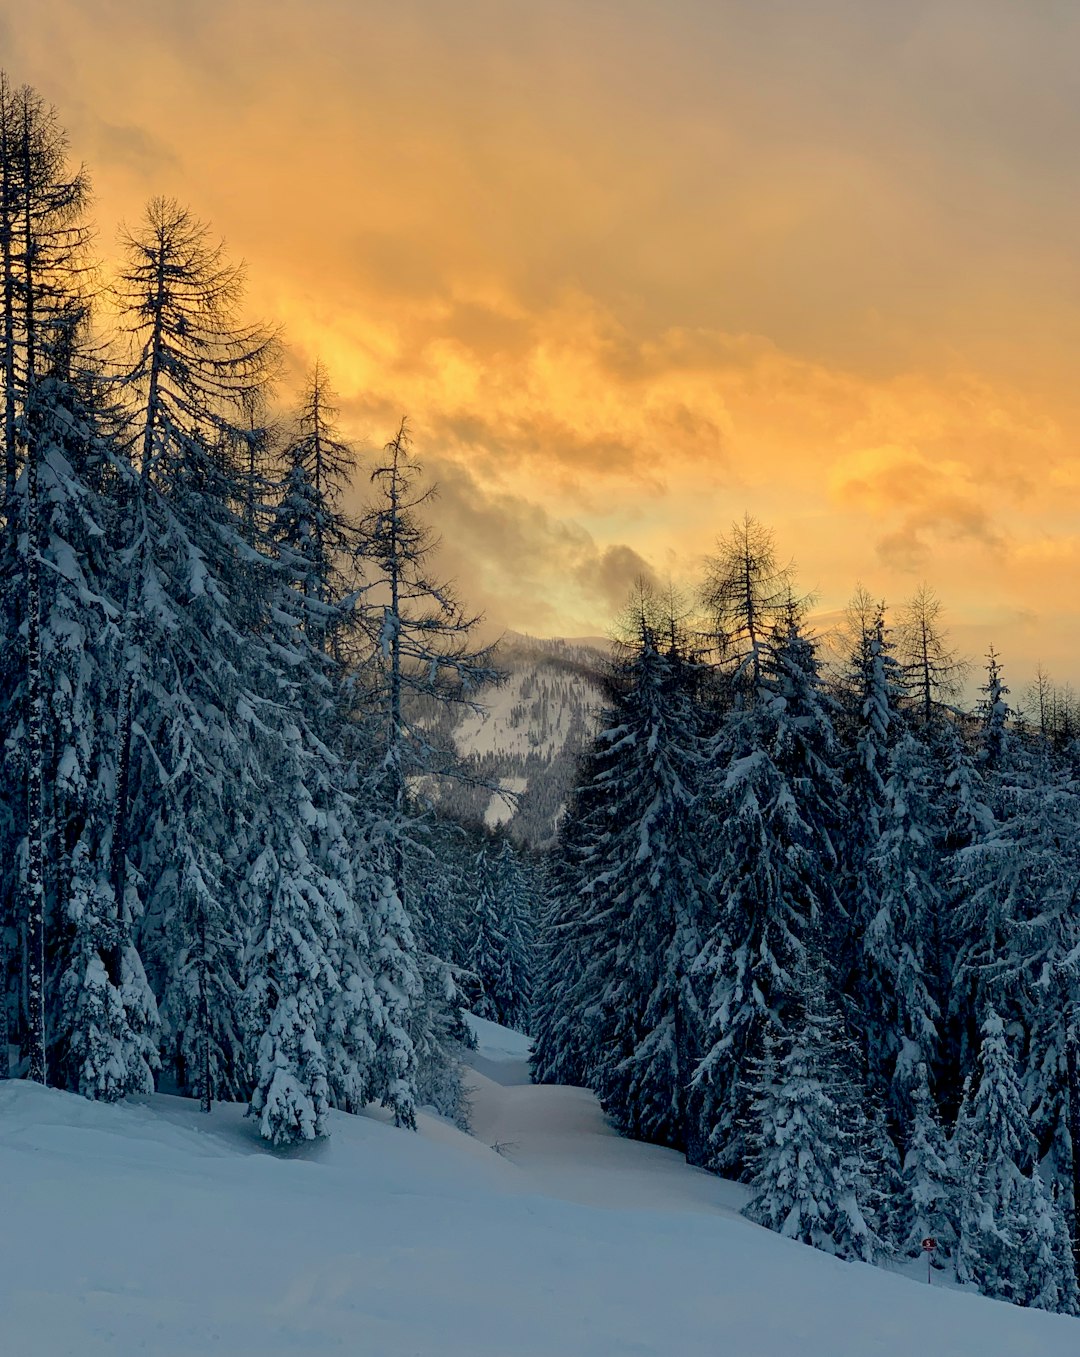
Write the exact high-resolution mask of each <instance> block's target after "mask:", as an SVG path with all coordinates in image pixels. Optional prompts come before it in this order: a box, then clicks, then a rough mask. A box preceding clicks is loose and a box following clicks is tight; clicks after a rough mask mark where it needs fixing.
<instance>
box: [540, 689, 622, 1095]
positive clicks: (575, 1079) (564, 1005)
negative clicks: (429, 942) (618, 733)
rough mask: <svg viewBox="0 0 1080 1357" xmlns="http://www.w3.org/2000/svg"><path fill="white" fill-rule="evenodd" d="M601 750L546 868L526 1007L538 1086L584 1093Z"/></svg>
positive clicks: (601, 815) (605, 725) (598, 745)
mask: <svg viewBox="0 0 1080 1357" xmlns="http://www.w3.org/2000/svg"><path fill="white" fill-rule="evenodd" d="M615 720H616V718H615V714H614V712H613V711H612V710H611V708H607V709H605V711H604V712H603V713H602V714H601V721H600V724H601V727H602V732H603V731H604V730H607V729H609V728H611V726H613V725H614V724H615ZM606 748H607V744H606V742H605V741H604V740H603V735H602V733H601V735H599V736H597V738H596V739H595V740H594V742H593V744H592V745H591V746H590V747H589V748H588V749H586V751H585V754H584V756H583V758H582V760H581V765H580V769H579V773H578V781H577V785H576V786H575V787H574V789H573V792H572V794H571V796H570V798H569V801H568V803H567V806H566V810H565V813H564V814H563V816H562V819H561V820H560V822H559V832H558V837H557V838H556V841H555V844H554V846H553V848H552V849H551V851H550V852H549V853H548V855H547V860H546V864H545V866H546V870H545V875H544V886H543V898H542V903H541V905H540V909H539V929H538V934H537V948H536V983H535V985H534V990H533V1004H532V1037H533V1045H532V1056H531V1068H532V1076H533V1079H534V1081H535V1082H536V1083H538V1084H572V1085H580V1086H586V1085H588V1083H589V1079H590V1072H591V1070H592V1067H593V1058H594V1057H593V1048H594V1044H595V1031H594V1024H593V1023H591V1022H590V1021H589V1018H588V1017H587V1013H588V1009H589V1006H590V1004H592V1003H593V1001H594V997H595V994H596V993H597V990H598V986H599V983H600V981H599V980H598V979H597V975H596V970H595V967H594V966H593V958H594V956H595V944H594V934H595V931H596V918H595V911H594V909H593V900H592V895H591V892H590V891H589V890H588V889H587V886H588V883H589V882H590V881H591V880H592V879H593V873H592V863H593V861H594V859H595V857H596V855H597V854H598V853H599V852H600V851H601V849H602V846H603V843H604V840H605V838H606V835H607V833H608V829H609V807H608V805H607V802H606V799H605V797H604V795H603V794H602V792H601V790H600V783H599V773H600V770H601V768H602V766H603V755H604V752H605V751H606Z"/></svg>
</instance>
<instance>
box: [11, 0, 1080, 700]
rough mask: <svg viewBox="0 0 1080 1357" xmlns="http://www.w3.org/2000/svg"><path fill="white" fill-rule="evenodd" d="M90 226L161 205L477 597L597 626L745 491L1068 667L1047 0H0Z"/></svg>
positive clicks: (973, 620)
mask: <svg viewBox="0 0 1080 1357" xmlns="http://www.w3.org/2000/svg"><path fill="white" fill-rule="evenodd" d="M0 54H2V58H0V59H2V61H3V64H4V65H5V66H6V68H7V69H8V72H9V74H10V75H11V77H12V78H13V79H14V80H16V81H20V80H25V81H28V82H30V83H31V84H33V85H34V86H36V87H37V89H38V90H39V91H40V92H41V93H42V94H43V95H44V96H45V97H46V98H47V99H48V100H49V101H51V102H52V103H54V104H56V105H57V107H58V109H59V111H60V114H61V118H62V121H63V122H64V123H65V125H66V126H67V127H68V129H69V132H70V137H71V143H72V148H73V151H74V153H75V154H76V156H78V157H80V158H83V159H85V160H86V162H87V164H88V166H89V168H90V171H91V173H92V176H93V180H94V185H95V191H96V199H97V205H96V217H97V220H98V224H99V231H100V245H101V249H102V252H103V253H105V254H106V255H107V254H108V253H109V252H110V251H111V250H112V249H113V248H114V234H115V224H116V223H117V222H118V221H119V220H120V219H121V218H127V219H128V220H134V219H135V218H137V216H138V214H139V211H140V208H141V205H142V203H143V202H144V201H145V199H146V198H147V197H148V196H150V195H151V194H153V193H160V192H164V193H167V194H171V195H175V196H176V197H178V198H180V199H181V200H182V201H184V202H186V203H188V204H190V205H191V206H192V208H193V209H194V210H195V211H196V212H197V213H198V214H199V215H200V216H202V217H204V218H206V219H208V220H209V221H210V222H211V223H212V224H213V226H214V228H215V230H216V231H217V232H219V233H220V234H222V235H224V236H225V238H226V239H227V241H228V243H229V246H230V249H231V250H232V251H233V253H234V254H235V255H236V256H242V257H243V258H245V259H246V261H247V264H248V278H249V299H250V308H249V309H250V310H251V312H252V314H253V315H258V316H262V317H265V318H267V319H271V320H280V321H281V322H283V323H284V326H285V330H286V335H287V338H288V341H289V343H290V346H291V360H290V361H291V363H292V365H293V371H294V374H295V373H296V372H299V371H300V370H301V369H302V368H303V367H304V366H305V365H306V364H307V363H308V362H309V361H310V360H311V359H312V358H313V357H314V356H315V355H316V354H321V355H322V356H323V358H324V359H325V361H326V363H327V364H328V366H329V368H330V370H331V375H332V378H333V380H334V383H335V385H336V387H337V388H338V390H339V392H340V394H341V397H342V405H343V410H344V414H345V419H346V424H347V428H348V431H349V432H350V433H352V434H353V435H354V436H355V437H356V438H357V440H358V442H359V444H360V445H361V446H363V447H370V446H372V445H374V444H377V443H381V442H383V441H385V439H386V438H388V437H389V436H390V435H391V433H392V432H393V429H394V426H395V424H396V420H397V418H398V416H399V415H400V413H401V412H404V411H407V412H408V413H409V414H410V417H411V419H412V423H413V428H414V433H415V438H416V446H417V450H418V452H419V453H420V455H421V457H422V459H423V460H424V461H425V463H426V465H427V466H428V467H429V468H430V469H431V470H432V471H433V472H435V473H436V474H437V475H438V477H439V479H440V481H441V484H442V488H443V493H442V498H441V501H440V507H439V511H438V512H439V517H440V523H441V527H442V528H443V531H444V534H445V539H446V551H445V556H446V561H445V564H446V565H447V566H448V567H449V568H451V569H452V570H453V572H454V573H455V574H456V576H457V578H458V583H459V588H460V591H461V592H462V594H463V595H465V596H466V598H468V599H469V600H470V601H471V602H473V603H475V604H477V605H482V606H484V607H486V608H487V610H488V613H489V615H490V616H491V618H492V620H493V621H494V622H496V623H497V624H499V625H510V626H513V627H517V628H520V629H525V630H530V631H533V632H537V633H543V634H560V633H562V634H580V633H595V632H599V631H602V630H603V629H604V628H605V627H606V625H607V623H608V621H609V619H610V616H611V614H612V612H613V611H614V609H615V608H616V607H617V605H618V603H619V601H620V600H621V598H622V596H623V594H624V592H625V589H626V586H627V584H628V582H629V580H630V579H631V578H632V577H633V575H634V574H635V573H636V572H637V571H638V570H639V569H640V568H641V566H642V562H645V563H647V565H648V566H650V567H651V568H652V569H654V570H655V571H657V572H658V573H660V574H667V573H668V572H672V573H673V574H674V575H675V576H676V577H682V578H686V579H692V578H693V577H694V576H695V574H696V573H697V570H698V565H699V562H700V558H701V556H702V555H703V554H704V553H705V552H707V551H708V549H709V547H710V544H711V542H712V541H713V540H714V539H715V537H716V535H717V534H718V533H719V532H722V531H724V530H725V529H726V527H727V526H728V525H729V524H730V522H731V521H732V520H733V519H735V518H738V517H741V516H742V513H743V511H744V510H749V511H750V512H751V513H753V514H755V515H756V516H757V517H759V518H761V519H763V520H764V521H765V522H767V523H769V524H770V525H771V526H772V527H773V528H774V529H775V531H776V535H777V539H778V542H779V544H780V547H781V550H782V551H783V552H784V553H785V554H790V555H792V556H794V557H795V558H796V560H797V562H798V565H799V571H800V578H801V581H802V583H803V585H804V586H805V587H807V588H812V589H814V590H816V592H817V594H818V596H819V602H820V607H821V609H822V611H823V612H830V611H831V610H834V609H836V608H838V607H840V606H842V605H843V603H844V602H845V600H846V599H847V598H848V597H849V596H850V594H851V592H852V590H853V588H854V586H855V584H856V582H857V581H859V580H861V581H862V582H863V583H865V584H866V586H867V587H868V588H869V589H870V590H871V591H872V592H873V593H875V594H878V595H882V596H885V597H886V598H888V599H889V600H890V601H894V602H899V601H900V600H902V599H903V598H904V597H905V596H907V595H908V594H910V593H911V592H913V590H914V589H915V587H916V586H917V585H918V584H919V583H920V582H921V581H922V580H923V579H927V580H929V581H930V582H931V583H932V584H933V585H934V586H935V587H936V588H937V590H938V592H939V593H940V594H941V596H942V598H943V599H944V600H945V602H946V605H947V608H948V616H949V618H950V619H951V621H952V624H953V630H954V635H955V638H956V639H957V641H958V642H959V643H960V644H961V646H962V647H963V648H964V649H966V650H967V651H968V652H969V653H971V654H972V655H974V656H976V657H977V656H979V655H981V653H982V652H983V651H984V650H985V647H986V643H987V641H988V640H993V641H994V643H995V645H996V646H997V648H998V649H999V650H1000V651H1001V652H1002V653H1003V655H1004V658H1005V662H1006V665H1007V671H1008V672H1009V673H1010V674H1011V677H1012V679H1013V681H1014V686H1016V687H1017V688H1019V687H1021V686H1022V685H1023V683H1024V682H1026V680H1027V678H1028V677H1029V675H1030V671H1031V669H1032V667H1033V665H1034V662H1035V660H1036V659H1041V660H1043V662H1044V663H1045V664H1046V665H1047V666H1048V667H1049V668H1050V670H1051V672H1052V673H1053V674H1054V675H1055V676H1056V677H1058V678H1060V679H1065V678H1073V679H1076V678H1078V677H1080V664H1078V663H1077V660H1078V655H1077V644H1076V637H1077V625H1076V624H1077V620H1078V613H1080V599H1078V597H1077V589H1076V585H1077V575H1078V572H1077V565H1078V562H1080V455H1078V452H1077V448H1078V447H1080V443H1078V435H1080V382H1078V380H1077V372H1078V368H1080V364H1078V360H1080V169H1078V168H1077V160H1076V146H1077V144H1078V141H1080V137H1078V134H1080V81H1078V80H1077V78H1076V72H1077V70H1078V69H1080V8H1078V7H1077V6H1076V5H1075V3H1073V2H1072V0H1040V3H1039V4H1038V5H1030V6H1027V5H1019V4H1016V3H1014V2H1013V0H1009V2H1008V3H1005V2H1004V0H967V2H966V3H961V2H959V0H904V3H902V4H901V3H896V0H786V3H781V2H780V0H758V3H750V2H749V0H740V2H739V3H734V2H725V0H663V2H661V0H653V2H651V3H645V0H555V2H552V0H530V3H519V0H497V2H496V0H490V3H483V2H482V0H455V3H453V4H451V3H448V0H394V3H382V2H380V0H305V3H296V2H293V3H283V2H281V0H277V2H275V0H258V3H256V0H183V3H180V2H179V0H177V2H176V3H173V2H172V0H141V2H139V0H32V3H28V0H0Z"/></svg>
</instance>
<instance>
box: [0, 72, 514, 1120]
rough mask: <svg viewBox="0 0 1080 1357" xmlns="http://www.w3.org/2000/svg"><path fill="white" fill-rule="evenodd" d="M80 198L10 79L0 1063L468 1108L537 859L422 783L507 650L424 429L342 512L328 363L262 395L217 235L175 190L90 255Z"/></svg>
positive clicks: (6, 97) (269, 345)
mask: <svg viewBox="0 0 1080 1357" xmlns="http://www.w3.org/2000/svg"><path fill="white" fill-rule="evenodd" d="M88 196H89V185H88V181H87V177H86V175H85V173H84V172H82V171H74V170H72V169H71V168H70V165H69V162H68V156H67V147H66V143H65V137H64V134H63V132H62V130H61V128H60V127H59V125H58V122H57V119H56V115H55V113H54V112H53V111H52V110H51V109H49V108H48V107H46V106H45V105H44V103H43V102H42V101H41V99H40V98H39V97H38V96H37V95H36V94H35V93H34V92H33V91H32V90H29V89H25V88H21V89H14V88H12V87H11V85H10V84H9V83H8V82H7V81H6V80H2V81H0V289H2V297H0V307H2V314H0V326H2V335H0V352H2V355H3V365H4V371H3V393H4V426H3V427H4V458H5V461H4V471H5V476H4V498H3V507H2V512H3V542H2V552H3V562H2V566H0V591H2V593H0V608H2V614H0V615H2V629H0V644H2V646H3V661H2V665H0V684H2V690H0V744H2V747H3V751H4V770H5V776H4V779H3V785H2V787H0V847H2V856H0V906H2V916H0V917H2V925H3V926H2V929H0V942H2V949H0V982H2V983H0V1053H3V1054H4V1055H5V1056H7V1055H8V1052H9V1051H10V1052H11V1056H10V1057H9V1059H5V1060H0V1074H3V1075H6V1074H7V1073H8V1072H9V1067H10V1068H11V1069H13V1070H14V1071H15V1072H18V1073H21V1074H25V1075H26V1076H27V1077H28V1078H30V1079H33V1080H37V1081H40V1082H48V1083H49V1084H53V1085H56V1086H58V1087H61V1088H67V1089H72V1090H76V1091H78V1092H80V1093H83V1094H85V1095H86V1096H87V1097H90V1098H102V1099H109V1100H116V1099H120V1098H122V1097H124V1096H125V1095H127V1094H130V1093H145V1092H148V1091H152V1090H153V1088H154V1087H155V1085H157V1086H158V1087H162V1088H171V1089H175V1090H178V1091H181V1092H184V1093H188V1094H190V1095H192V1096H194V1097H196V1098H199V1099H200V1100H201V1101H202V1103H203V1105H204V1106H205V1107H207V1108H209V1106H210V1103H211V1100H213V1099H215V1098H226V1099H238V1098H239V1099H244V1100H247V1101H249V1102H250V1106H251V1110H252V1113H253V1114H255V1115H256V1116H257V1117H258V1119H259V1124H260V1127H261V1130H262V1133H263V1135H265V1136H266V1137H267V1139H269V1140H270V1141H273V1142H275V1143H282V1142H289V1141H294V1140H302V1139H310V1138H312V1137H316V1136H319V1135H321V1134H323V1132H324V1130H325V1123H326V1117H327V1112H328V1109H329V1108H331V1107H338V1108H344V1109H346V1110H350V1109H357V1108H360V1107H362V1106H363V1105H364V1104H366V1103H368V1102H370V1101H372V1100H375V1101H379V1102H382V1103H383V1104H384V1105H386V1106H388V1107H390V1108H392V1109H393V1112H394V1114H395V1117H396V1119H397V1120H398V1121H399V1122H401V1123H402V1124H404V1125H411V1124H412V1122H413V1120H414V1116H415V1107H416V1105H417V1103H418V1102H420V1103H425V1104H432V1105H434V1106H436V1107H437V1108H438V1109H439V1110H441V1111H443V1112H445V1113H446V1114H448V1115H453V1116H457V1117H459V1118H461V1117H462V1116H463V1104H462V1098H461V1087H460V1080H459V1076H458V1066H457V1061H456V1051H457V1049H458V1047H459V1045H460V1043H461V1042H462V1041H465V1040H467V1033H466V1030H465V1028H464V1025H463V1022H462V1004H463V1002H464V995H463V992H462V986H463V985H464V986H466V987H467V988H468V989H469V998H470V1001H471V1002H472V1003H473V1004H474V1005H476V1006H477V1007H478V1008H481V1009H485V1010H486V1011H488V1012H490V1013H491V1014H492V1015H493V1016H502V1017H506V1016H514V1014H515V1013H516V1009H515V1007H514V1006H515V1005H520V1004H521V1003H522V1002H524V996H525V995H526V994H527V982H526V981H525V980H524V978H523V968H524V965H525V949H526V945H527V937H528V931H529V930H528V922H527V919H526V918H525V914H526V912H527V898H528V892H529V891H530V890H531V889H532V887H531V884H530V881H529V880H527V879H526V875H527V873H526V865H525V864H524V863H522V864H520V865H519V864H518V861H517V858H518V855H517V854H516V851H515V850H514V849H512V847H511V846H510V845H509V842H508V841H503V840H500V841H498V842H489V841H488V840H487V839H485V837H484V836H483V835H482V834H479V833H478V832H476V831H473V832H471V833H470V832H466V831H465V830H462V829H458V828H457V827H456V826H454V825H452V824H449V823H446V822H442V821H439V820H438V819H437V818H435V817H434V816H433V815H432V814H430V813H429V811H428V810H427V808H426V806H425V804H424V803H423V801H422V800H421V799H420V798H419V797H417V796H414V795H413V794H412V792H411V788H412V787H413V785H414V784H415V782H416V780H417V779H420V778H423V777H425V776H430V777H438V776H442V777H446V776H452V775H453V774H454V773H455V772H456V771H457V769H456V766H455V758H454V756H453V752H452V750H447V749H443V748H441V747H439V746H437V745H435V744H433V742H432V741H431V740H430V739H429V738H428V735H427V733H426V730H425V727H424V724H423V722H422V721H420V720H418V719H416V718H415V715H414V713H415V712H416V711H418V710H419V709H420V708H421V707H422V705H423V704H424V703H427V704H428V705H429V706H430V704H431V703H432V702H436V703H447V704H451V705H455V704H456V705H464V706H465V707H466V708H467V707H468V704H470V703H471V702H473V701H474V700H475V694H476V693H477V691H478V689H479V687H480V685H481V684H483V683H485V682H487V681H490V680H491V679H492V678H493V677H495V674H494V670H493V668H492V665H491V661H490V656H489V655H488V653H487V652H486V651H485V650H484V649H483V648H481V647H478V646H477V645H476V644H475V642H474V641H473V640H472V639H471V632H472V628H473V622H474V619H472V618H471V617H469V616H468V615H467V614H466V613H465V611H464V610H463V609H462V607H461V605H460V604H459V602H458V601H457V599H456V597H455V596H454V594H453V592H452V590H450V589H449V588H447V587H446V586H445V585H443V584H442V583H440V582H439V581H438V580H437V579H436V578H434V577H433V576H432V575H431V574H430V572H429V568H428V566H429V560H428V558H429V556H430V553H431V548H432V538H431V536H430V534H429V530H428V527H427V524H426V522H425V517H424V505H425V503H426V501H427V500H428V499H429V497H430V495H431V490H430V488H427V487H425V485H424V484H423V481H422V476H421V469H420V467H419V465H418V463H417V462H416V461H415V459H414V458H413V456H412V454H411V450H410V443H409V434H408V430H407V427H406V425H405V424H404V423H403V424H402V425H401V427H400V429H399V430H398V431H397V432H396V434H395V436H394V437H393V438H392V439H391V441H390V442H389V443H388V444H387V446H386V448H385V450H384V453H383V455H382V456H381V457H380V458H379V459H377V462H376V465H375V466H374V467H373V468H372V469H371V470H370V484H369V487H368V496H367V501H366V507H365V509H364V511H363V512H362V513H361V514H360V515H358V516H355V517H350V515H348V514H347V513H346V512H345V510H344V508H343V500H344V497H345V493H346V490H347V488H348V485H349V480H350V477H352V476H353V474H354V471H355V463H356V460H357V459H356V456H355V454H354V452H353V450H352V449H351V448H349V447H348V446H347V445H346V444H345V443H344V442H343V441H342V440H341V438H340V436H339V434H338V431H337V429H336V426H335V410H334V406H333V396H332V393H331V390H330V385H329V381H328V378H327V375H326V373H325V371H324V370H323V368H322V367H321V366H319V365H316V367H315V369H314V370H313V372H312V373H311V374H310V376H309V379H308V382H307V386H306V389H305V390H304V392H303V393H302V396H301V398H300V400H299V402H298V405H297V407H296V408H295V410H292V411H286V412H277V411H275V409H274V405H273V399H272V398H273V378H274V375H275V365H276V363H277V361H278V355H279V351H280V341H279V339H278V337H277V336H276V335H275V334H273V333H271V332H269V331H267V330H265V329H263V328H261V327H258V326H254V325H251V324H249V323H247V322H245V321H244V320H243V319H242V318H241V316H240V312H239V305H240V301H241V283H242V279H241V274H240V272H239V270H238V269H237V268H236V267H235V266H234V265H232V264H231V263H230V262H229V261H228V260H227V258H226V257H225V255H224V252H223V250H222V248H221V247H220V246H219V245H217V244H215V242H214V241H213V239H212V237H211V235H210V234H209V231H208V229H207V228H206V227H205V226H204V225H203V224H202V223H200V222H199V221H198V220H197V219H196V218H195V217H194V216H193V215H192V214H191V213H190V212H189V211H187V210H186V209H185V208H183V207H181V206H180V205H179V204H177V203H176V202H173V201H169V200H166V199H157V200H155V201H153V202H151V203H150V204H149V206H148V207H147V209H146V212H145V215H144V217H143V219H142V220H141V221H140V222H139V224H138V225H137V226H135V227H134V228H132V229H131V230H130V231H127V232H125V233H124V235H123V237H122V244H123V261H122V264H121V266H120V268H119V270H118V273H117V276H115V277H113V278H107V279H103V278H102V277H101V275H100V270H98V269H97V268H96V267H95V265H94V261H93V259H92V258H91V256H90V252H89V242H90V232H89V227H88V224H87V221H86V215H85V209H86V204H87V200H88ZM500 882H501V883H504V888H502V889H498V883H500ZM515 892H516V894H515ZM474 893H475V896H476V898H477V900H478V901H481V902H483V907H482V908H481V910H480V917H481V918H482V919H483V926H482V927H480V926H479V925H478V926H477V927H476V928H475V929H472V930H470V929H469V928H468V927H467V926H465V925H463V924H461V923H460V920H461V918H462V917H463V909H464V901H465V900H466V899H467V898H471V896H472V895H473V894H474ZM496 896H497V898H498V901H499V904H498V906H497V907H496V905H495V903H494V901H495V899H496ZM504 902H505V903H504ZM506 909H509V910H510V917H509V918H506V919H504V918H503V913H504V912H505V910H506ZM493 911H494V912H495V914H494V917H491V916H492V912H493ZM518 914H521V915H522V919H521V922H520V926H519V925H518V923H517V918H518ZM469 917H472V914H471V913H470V915H469ZM474 933H475V936H474ZM511 942H512V943H513V944H514V946H513V947H511ZM470 958H473V960H474V965H473V966H472V967H471V968H470V967H469V966H468V964H467V963H468V962H469V959H470ZM507 984H511V985H512V987H513V998H512V999H507V1000H505V1002H506V1003H507V1004H508V1005H509V1007H508V1008H507V1009H506V1010H505V1011H504V1009H503V1007H502V1004H503V997H501V996H504V993H505V988H506V985H507ZM489 991H490V995H489ZM493 996H494V997H493Z"/></svg>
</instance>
